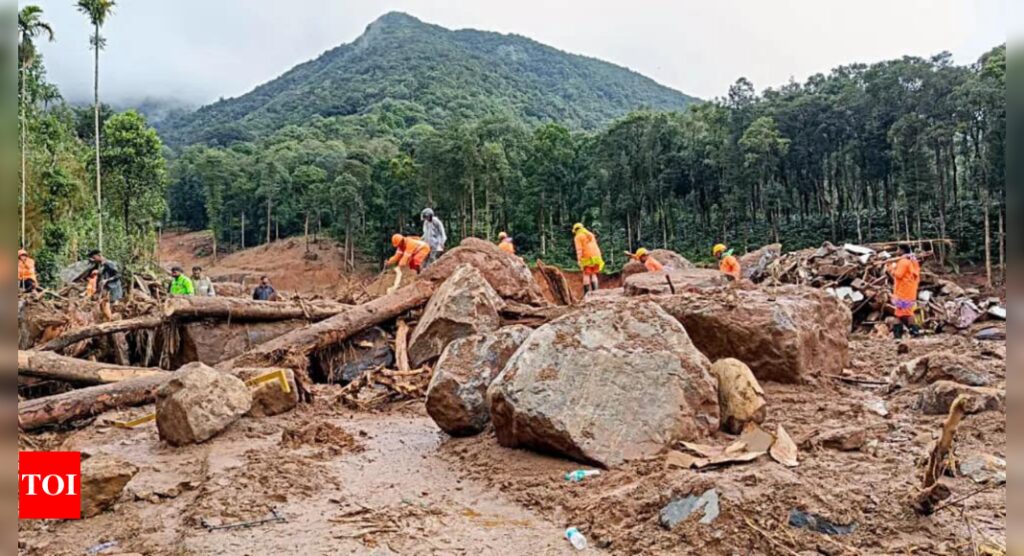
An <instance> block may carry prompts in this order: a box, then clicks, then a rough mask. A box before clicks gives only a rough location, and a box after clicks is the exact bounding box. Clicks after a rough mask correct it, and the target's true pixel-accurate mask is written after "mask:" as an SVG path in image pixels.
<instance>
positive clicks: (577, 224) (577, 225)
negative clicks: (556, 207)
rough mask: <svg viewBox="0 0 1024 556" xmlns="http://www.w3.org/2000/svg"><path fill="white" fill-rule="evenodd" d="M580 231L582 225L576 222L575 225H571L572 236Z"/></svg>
mask: <svg viewBox="0 0 1024 556" xmlns="http://www.w3.org/2000/svg"><path fill="white" fill-rule="evenodd" d="M582 229H583V224H580V223H579V222H577V223H575V224H573V225H572V233H574V234H575V233H576V232H578V231H580V230H582Z"/></svg>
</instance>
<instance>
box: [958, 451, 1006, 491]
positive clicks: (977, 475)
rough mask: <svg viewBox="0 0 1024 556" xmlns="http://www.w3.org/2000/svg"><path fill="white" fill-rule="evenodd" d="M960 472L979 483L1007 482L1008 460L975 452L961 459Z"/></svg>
mask: <svg viewBox="0 0 1024 556" xmlns="http://www.w3.org/2000/svg"><path fill="white" fill-rule="evenodd" d="M960 474H961V475H963V476H964V477H968V478H970V479H971V480H972V481H974V482H976V483H978V484H984V483H989V482H995V483H996V484H1003V483H1005V482H1006V460H1005V459H1003V458H1000V457H996V456H993V455H991V454H974V455H970V456H967V457H965V458H964V459H962V460H960Z"/></svg>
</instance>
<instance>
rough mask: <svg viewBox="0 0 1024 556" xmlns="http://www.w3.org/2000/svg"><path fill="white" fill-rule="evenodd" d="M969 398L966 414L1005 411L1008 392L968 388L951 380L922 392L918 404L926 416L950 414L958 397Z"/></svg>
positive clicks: (982, 387)
mask: <svg viewBox="0 0 1024 556" xmlns="http://www.w3.org/2000/svg"><path fill="white" fill-rule="evenodd" d="M960 395H964V396H966V397H967V404H966V405H965V406H964V412H965V413H967V414H968V415H970V414H973V413H981V412H982V411H1005V410H1006V409H1005V408H1006V391H1004V390H1000V389H999V388H989V387H984V386H968V385H966V384H960V383H958V382H953V381H951V380H939V381H936V382H933V383H932V384H930V385H928V387H927V388H924V389H923V390H921V395H920V398H919V399H918V403H919V404H920V407H921V411H922V412H923V413H924V414H925V415H944V414H946V413H949V408H950V406H952V405H953V400H955V399H956V398H957V397H958V396H960Z"/></svg>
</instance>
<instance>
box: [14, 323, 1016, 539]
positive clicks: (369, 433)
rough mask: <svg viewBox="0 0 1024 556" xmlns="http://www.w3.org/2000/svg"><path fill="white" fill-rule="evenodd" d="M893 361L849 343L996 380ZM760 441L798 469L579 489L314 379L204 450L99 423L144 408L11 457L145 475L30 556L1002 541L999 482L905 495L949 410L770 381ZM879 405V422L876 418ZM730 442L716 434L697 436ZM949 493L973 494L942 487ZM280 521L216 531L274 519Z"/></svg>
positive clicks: (969, 449) (605, 479) (961, 346)
mask: <svg viewBox="0 0 1024 556" xmlns="http://www.w3.org/2000/svg"><path fill="white" fill-rule="evenodd" d="M910 346H911V349H910V351H909V353H905V354H901V355H897V351H896V345H895V343H894V342H893V341H892V340H884V339H876V338H871V337H868V336H856V337H854V339H853V341H852V345H851V353H852V355H853V362H852V364H851V367H850V369H849V370H848V371H849V374H850V375H852V376H857V377H860V378H873V379H878V380H884V378H885V377H886V376H887V375H888V372H889V370H890V369H891V368H892V366H893V365H894V364H895V363H896V362H898V361H902V360H906V359H909V358H911V357H915V356H917V355H921V354H924V353H929V352H933V351H936V350H940V349H951V350H954V351H958V352H961V353H970V354H972V356H974V357H977V358H978V360H979V361H982V362H983V365H984V367H985V369H986V370H988V371H989V372H990V373H991V374H992V375H993V376H994V377H995V378H996V381H997V382H1003V383H1005V378H1006V369H1005V344H1004V343H1003V342H985V343H979V342H976V341H974V340H971V339H968V338H965V337H962V336H951V335H940V336H934V337H930V338H925V339H918V340H915V341H913V342H911V343H910ZM764 388H765V390H766V393H767V397H768V400H769V408H770V411H769V416H768V420H767V421H766V423H765V429H766V430H770V431H774V430H775V426H776V425H777V424H782V425H784V426H785V428H786V429H787V430H788V431H789V433H790V435H791V436H792V437H793V438H794V440H795V441H796V443H797V444H798V445H801V449H800V456H799V457H800V465H799V466H798V467H796V468H791V469H790V468H785V467H783V466H781V465H780V464H778V463H776V462H774V461H773V460H771V459H770V458H768V457H762V458H760V459H758V460H756V461H754V462H752V463H748V464H741V465H733V466H728V467H723V468H718V469H712V470H707V471H701V472H698V471H693V470H683V469H676V468H670V467H667V466H666V464H665V461H664V458H663V457H656V458H652V459H650V460H647V461H641V462H635V463H632V464H630V465H628V466H625V467H623V468H619V469H614V470H609V471H606V472H604V473H602V474H601V475H600V476H597V477H592V478H588V479H587V480H585V481H584V482H582V483H578V484H572V483H567V482H566V481H565V480H564V478H563V475H564V474H565V473H566V472H567V471H570V470H574V469H577V468H580V467H581V466H580V465H579V464H576V463H574V462H571V461H567V460H564V459H559V458H556V457H549V456H544V455H539V454H535V453H532V452H528V451H523V450H512V449H506V448H502V447H500V446H499V445H498V444H497V442H496V440H495V437H494V434H493V432H491V431H488V432H485V433H484V434H482V435H480V436H477V437H472V438H464V439H453V438H450V437H448V436H447V435H445V434H444V433H442V432H440V431H439V430H438V428H437V427H436V426H435V425H434V423H433V422H432V421H431V420H430V418H429V417H428V416H427V415H426V413H425V411H424V409H423V404H422V402H421V401H408V402H404V403H402V404H398V405H392V406H390V407H387V408H385V409H383V410H380V411H374V412H354V411H351V410H348V409H345V408H343V407H342V405H341V404H340V403H338V402H337V400H336V398H335V393H336V390H335V387H332V386H318V387H317V394H318V395H317V398H316V401H315V402H314V403H313V404H310V405H305V406H301V407H300V408H299V409H298V410H295V411H293V412H291V413H287V414H284V415H279V416H276V417H270V418H263V419H244V420H242V421H240V422H238V423H236V424H235V425H233V426H232V427H231V428H230V429H229V430H228V431H227V432H225V433H224V434H222V435H221V436H219V437H217V438H215V439H214V440H212V441H210V442H207V443H205V444H201V445H197V446H191V447H187V448H172V447H170V446H167V445H166V444H163V443H161V442H160V441H159V440H158V438H157V434H156V430H155V427H154V426H153V425H152V424H149V425H145V426H142V427H139V428H137V429H134V430H123V429H117V428H114V427H112V426H110V425H109V422H110V421H112V420H115V419H124V418H126V417H129V416H136V415H141V414H142V413H144V412H145V411H147V410H148V409H149V408H136V409H132V410H125V411H121V412H114V413H108V414H106V415H104V416H102V417H100V418H99V419H98V420H97V421H96V422H95V423H94V424H93V425H91V426H89V427H86V428H83V429H79V430H77V431H72V432H48V433H43V434H37V435H32V436H22V438H21V444H22V448H23V449H28V448H32V449H57V448H61V449H74V450H84V451H93V452H95V451H102V452H108V453H111V454H114V455H118V456H120V457H122V458H124V459H126V460H128V461H131V462H132V463H134V464H136V465H138V466H139V467H140V469H141V471H140V472H139V473H138V475H136V477H135V478H134V479H133V480H132V481H131V482H130V483H129V484H128V486H127V487H126V489H125V492H124V494H123V496H122V498H121V501H120V502H119V503H118V504H117V506H115V508H114V509H113V510H112V511H109V512H107V513H105V514H102V515H100V516H97V517H95V518H91V519H85V520H81V521H66V522H56V521H53V522H49V521H43V522H40V521H23V522H20V523H19V547H20V549H21V550H20V552H22V553H24V554H82V553H85V552H86V551H87V550H88V549H89V548H90V547H95V546H96V545H100V544H101V543H106V542H116V543H117V544H116V546H114V547H112V548H109V549H107V550H106V551H104V552H102V553H104V554H116V553H125V552H127V553H131V552H136V553H142V554H281V553H292V554H347V553H360V554H562V553H569V552H571V549H570V547H569V545H568V543H567V542H566V541H565V540H564V539H563V537H562V534H563V531H564V529H565V528H566V527H568V526H577V527H579V528H580V529H581V530H582V531H583V532H584V534H585V535H586V536H587V538H588V539H589V541H590V544H591V547H592V548H591V551H592V552H607V553H612V554H668V553H676V554H686V553H702V554H790V555H791V554H858V553H862V554H895V553H899V554H910V553H928V554H934V553H941V554H975V553H976V552H975V549H976V548H977V547H980V546H982V545H984V544H986V543H988V544H991V545H993V546H1005V543H1006V489H1005V486H998V487H995V488H991V489H990V490H987V491H984V492H981V493H979V494H976V495H973V496H970V497H969V498H967V499H966V500H965V501H963V502H962V503H959V504H956V505H953V506H950V507H949V508H947V509H945V510H943V511H940V512H938V513H937V514H935V515H934V516H931V517H927V518H926V517H919V516H917V515H915V514H914V513H913V512H912V511H911V510H910V508H909V506H908V504H907V498H908V496H909V493H910V492H911V491H912V489H913V486H914V485H915V484H916V479H915V462H916V460H917V458H918V457H919V456H921V455H922V454H924V453H925V451H926V447H927V445H928V443H929V442H930V441H931V440H932V439H933V438H934V437H935V436H936V434H937V431H938V429H939V427H940V425H941V422H942V421H943V416H926V415H922V414H921V412H920V411H919V410H917V409H916V408H915V403H916V400H917V397H918V395H917V392H916V388H914V387H911V388H907V389H903V390H900V391H897V392H896V393H894V394H886V393H884V392H883V391H882V389H881V388H880V387H878V386H874V385H870V384H850V383H846V382H842V381H839V380H835V379H832V378H827V377H822V378H821V379H819V380H818V381H817V382H816V383H815V384H809V385H802V386H789V385H779V384H772V383H767V384H764ZM879 400H881V401H883V402H884V403H885V406H886V409H887V410H888V412H889V413H888V415H887V416H882V415H879V414H878V413H877V412H876V411H875V410H873V409H871V407H872V406H873V407H877V406H878V402H879ZM837 430H842V431H845V432H844V433H843V434H845V435H854V434H857V433H858V431H859V432H861V433H863V434H865V441H864V444H863V446H862V447H861V448H859V449H857V450H853V451H839V450H836V449H833V448H829V447H822V446H814V444H815V443H814V441H813V437H815V436H816V435H818V434H820V433H823V432H829V431H837ZM731 440H732V438H731V437H728V436H727V435H725V434H721V433H720V434H719V435H718V437H717V438H714V439H712V440H711V441H710V442H709V443H713V444H718V445H726V444H727V443H729V442H730V441H731ZM1005 447H1006V414H1005V412H992V411H989V412H985V413H980V414H975V415H970V416H968V417H967V418H966V419H965V420H964V422H963V423H962V424H961V426H960V431H959V434H958V435H957V442H956V448H955V450H956V454H957V456H959V457H961V458H964V457H968V456H971V455H975V454H991V455H995V456H998V457H1002V458H1005V457H1006V453H1005ZM948 480H949V481H950V483H949V484H950V486H951V489H952V491H953V497H954V498H957V497H961V496H964V495H968V494H970V493H971V492H973V491H976V490H977V489H978V488H979V485H977V484H975V483H974V482H973V481H972V480H971V479H969V478H965V477H956V478H950V479H948ZM708 488H715V489H716V490H717V492H718V494H719V496H720V499H721V515H720V516H719V517H718V519H717V520H715V521H714V522H713V523H712V524H710V525H702V524H698V523H696V521H694V520H691V521H688V522H684V523H683V524H681V525H679V526H678V527H677V528H676V529H674V530H672V531H668V530H666V529H664V528H662V527H661V526H660V525H659V524H658V512H659V510H660V508H661V507H663V506H664V505H665V504H666V503H667V502H668V501H669V500H671V499H672V498H673V497H676V496H683V495H687V494H690V493H696V494H698V495H699V494H700V493H701V492H703V491H704V490H706V489H708ZM793 508H799V509H801V510H805V511H810V512H814V513H817V514H821V515H823V516H825V517H827V518H829V519H831V520H833V521H834V522H836V523H837V524H843V525H847V524H855V525H856V529H855V531H854V532H853V533H852V534H849V535H843V536H826V535H823V534H819V533H814V532H810V531H807V530H800V529H794V528H792V527H789V526H788V525H787V517H788V514H789V512H790V510H791V509H793ZM272 510H273V511H276V512H277V515H279V516H282V517H283V522H277V523H266V524H262V525H256V526H253V527H250V528H235V529H223V530H212V531H211V530H208V527H215V526H218V525H229V524H232V523H237V522H240V521H249V520H256V519H262V518H266V517H268V516H272V515H273V514H271V511H272Z"/></svg>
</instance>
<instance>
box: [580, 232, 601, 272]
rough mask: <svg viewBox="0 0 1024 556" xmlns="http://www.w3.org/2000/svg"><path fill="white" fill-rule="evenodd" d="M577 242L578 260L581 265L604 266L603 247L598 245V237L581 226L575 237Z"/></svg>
mask: <svg viewBox="0 0 1024 556" xmlns="http://www.w3.org/2000/svg"><path fill="white" fill-rule="evenodd" d="M573 242H574V243H575V244H576V262H577V263H579V265H580V267H587V266H604V259H602V258H601V248H600V247H598V246H597V238H596V237H594V234H593V233H591V232H590V230H587V229H586V228H581V229H580V231H578V232H576V237H575V238H573Z"/></svg>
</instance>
